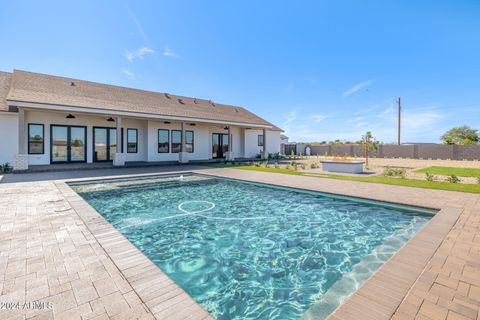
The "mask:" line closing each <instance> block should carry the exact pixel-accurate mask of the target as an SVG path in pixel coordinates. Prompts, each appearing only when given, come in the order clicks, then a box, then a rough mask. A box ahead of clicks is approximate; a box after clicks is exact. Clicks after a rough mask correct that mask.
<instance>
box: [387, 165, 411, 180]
mask: <svg viewBox="0 0 480 320" xmlns="http://www.w3.org/2000/svg"><path fill="white" fill-rule="evenodd" d="M406 173H407V171H406V170H405V169H404V168H390V167H386V168H385V169H384V170H383V175H384V176H385V177H400V178H402V179H403V178H405V175H406Z"/></svg>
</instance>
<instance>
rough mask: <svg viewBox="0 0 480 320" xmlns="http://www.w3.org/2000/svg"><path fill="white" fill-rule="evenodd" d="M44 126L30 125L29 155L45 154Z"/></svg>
mask: <svg viewBox="0 0 480 320" xmlns="http://www.w3.org/2000/svg"><path fill="white" fill-rule="evenodd" d="M43 136H44V127H43V124H35V123H29V124H28V154H44V139H43Z"/></svg>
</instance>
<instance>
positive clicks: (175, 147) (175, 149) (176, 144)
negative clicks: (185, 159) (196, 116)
mask: <svg viewBox="0 0 480 320" xmlns="http://www.w3.org/2000/svg"><path fill="white" fill-rule="evenodd" d="M181 151H182V131H180V130H172V153H179V152H181Z"/></svg>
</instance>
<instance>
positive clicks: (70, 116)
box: [65, 113, 75, 119]
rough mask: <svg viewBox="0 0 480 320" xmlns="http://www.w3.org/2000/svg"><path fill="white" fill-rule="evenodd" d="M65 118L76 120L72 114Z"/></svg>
mask: <svg viewBox="0 0 480 320" xmlns="http://www.w3.org/2000/svg"><path fill="white" fill-rule="evenodd" d="M65 118H67V119H75V116H74V115H73V114H71V113H69V114H68V116H66V117H65Z"/></svg>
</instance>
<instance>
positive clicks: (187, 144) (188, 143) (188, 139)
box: [185, 131, 194, 153]
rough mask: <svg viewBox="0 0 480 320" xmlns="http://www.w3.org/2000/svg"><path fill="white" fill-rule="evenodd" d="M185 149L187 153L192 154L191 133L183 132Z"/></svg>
mask: <svg viewBox="0 0 480 320" xmlns="http://www.w3.org/2000/svg"><path fill="white" fill-rule="evenodd" d="M185 140H186V141H185V149H187V150H186V151H187V152H190V153H193V141H194V139H193V131H185Z"/></svg>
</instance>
